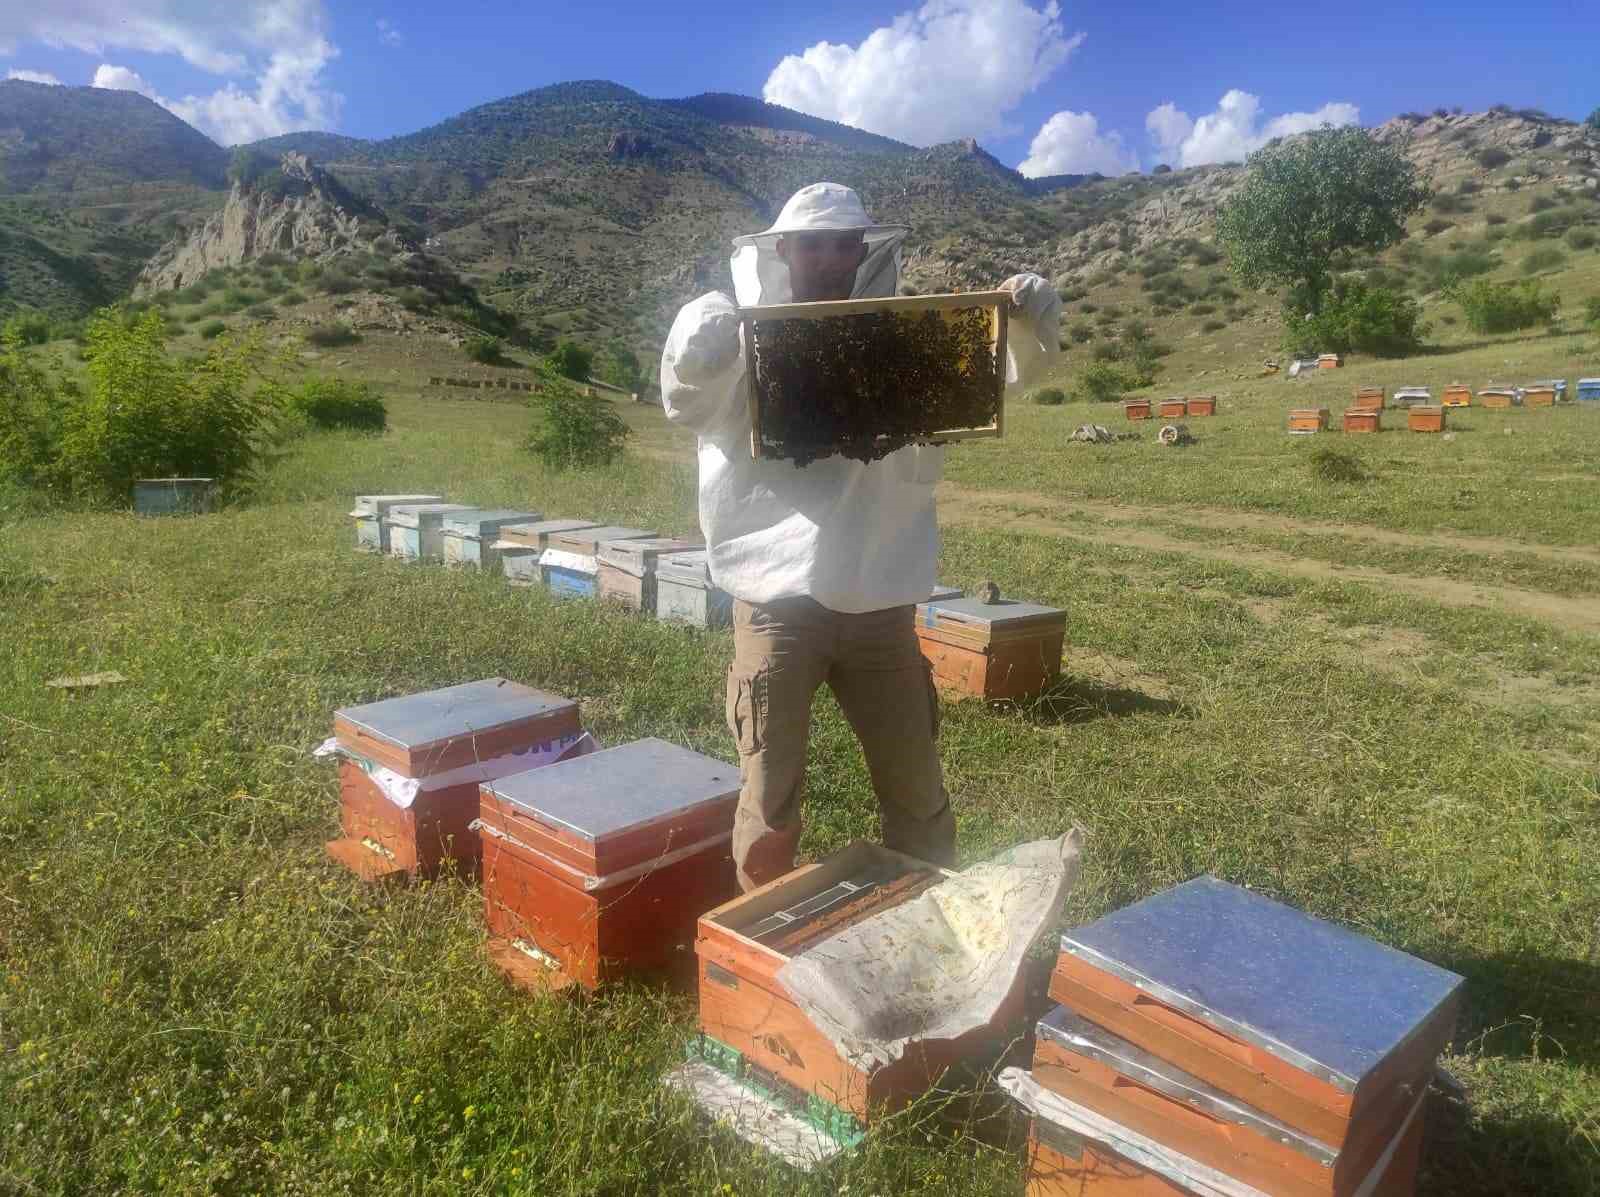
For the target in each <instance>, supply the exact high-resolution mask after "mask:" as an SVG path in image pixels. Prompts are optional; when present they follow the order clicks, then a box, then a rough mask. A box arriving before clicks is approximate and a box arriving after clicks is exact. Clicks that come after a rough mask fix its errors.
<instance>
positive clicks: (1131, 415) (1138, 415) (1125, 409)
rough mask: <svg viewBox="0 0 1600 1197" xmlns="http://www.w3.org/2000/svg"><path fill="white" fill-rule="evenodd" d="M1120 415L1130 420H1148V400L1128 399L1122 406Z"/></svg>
mask: <svg viewBox="0 0 1600 1197" xmlns="http://www.w3.org/2000/svg"><path fill="white" fill-rule="evenodd" d="M1122 414H1123V415H1125V416H1127V417H1128V419H1130V420H1148V419H1149V418H1150V400H1148V399H1129V400H1128V401H1127V402H1126V403H1124V404H1123V405H1122Z"/></svg>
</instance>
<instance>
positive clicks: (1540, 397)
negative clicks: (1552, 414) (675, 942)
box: [1522, 387, 1556, 407]
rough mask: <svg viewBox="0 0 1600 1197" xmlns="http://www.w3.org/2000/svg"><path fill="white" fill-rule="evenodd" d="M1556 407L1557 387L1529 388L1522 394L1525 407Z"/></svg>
mask: <svg viewBox="0 0 1600 1197" xmlns="http://www.w3.org/2000/svg"><path fill="white" fill-rule="evenodd" d="M1555 405H1556V389H1555V387H1528V388H1527V389H1525V390H1524V391H1523V392H1522V406H1523V407H1554V406H1555Z"/></svg>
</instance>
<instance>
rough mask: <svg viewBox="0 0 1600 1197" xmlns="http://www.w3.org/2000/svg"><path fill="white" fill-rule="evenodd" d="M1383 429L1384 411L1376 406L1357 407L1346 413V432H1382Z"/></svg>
mask: <svg viewBox="0 0 1600 1197" xmlns="http://www.w3.org/2000/svg"><path fill="white" fill-rule="evenodd" d="M1382 429H1383V417H1382V413H1381V412H1379V411H1378V410H1377V409H1375V408H1366V409H1362V408H1357V409H1354V410H1351V411H1347V412H1345V413H1344V430H1345V431H1346V432H1380V431H1382Z"/></svg>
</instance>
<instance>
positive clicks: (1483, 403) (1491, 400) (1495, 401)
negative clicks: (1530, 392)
mask: <svg viewBox="0 0 1600 1197" xmlns="http://www.w3.org/2000/svg"><path fill="white" fill-rule="evenodd" d="M1521 402H1522V399H1521V397H1520V396H1519V395H1518V394H1517V392H1516V391H1515V390H1513V389H1512V388H1511V387H1485V388H1484V389H1483V390H1481V391H1479V392H1478V406H1479V407H1487V408H1489V409H1490V410H1492V411H1503V410H1505V409H1506V408H1508V407H1515V406H1517V405H1518V404H1519V403H1521Z"/></svg>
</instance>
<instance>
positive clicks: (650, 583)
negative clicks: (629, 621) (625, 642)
mask: <svg viewBox="0 0 1600 1197" xmlns="http://www.w3.org/2000/svg"><path fill="white" fill-rule="evenodd" d="M701 547H702V546H701V544H700V542H699V541H697V540H676V539H674V538H672V537H670V536H653V537H648V538H646V539H643V540H613V541H604V542H602V543H601V544H600V546H599V548H598V551H597V552H596V553H595V558H596V560H597V561H598V563H599V568H598V571H597V574H596V582H597V590H598V594H599V597H600V598H602V599H605V600H608V601H610V602H614V603H618V604H620V605H621V606H623V607H626V608H627V609H628V610H630V611H643V612H644V613H646V614H648V615H654V614H655V613H656V568H657V565H658V563H659V562H660V560H661V558H662V557H665V556H669V555H671V554H674V553H691V552H694V551H695V550H696V549H699V548H701Z"/></svg>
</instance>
